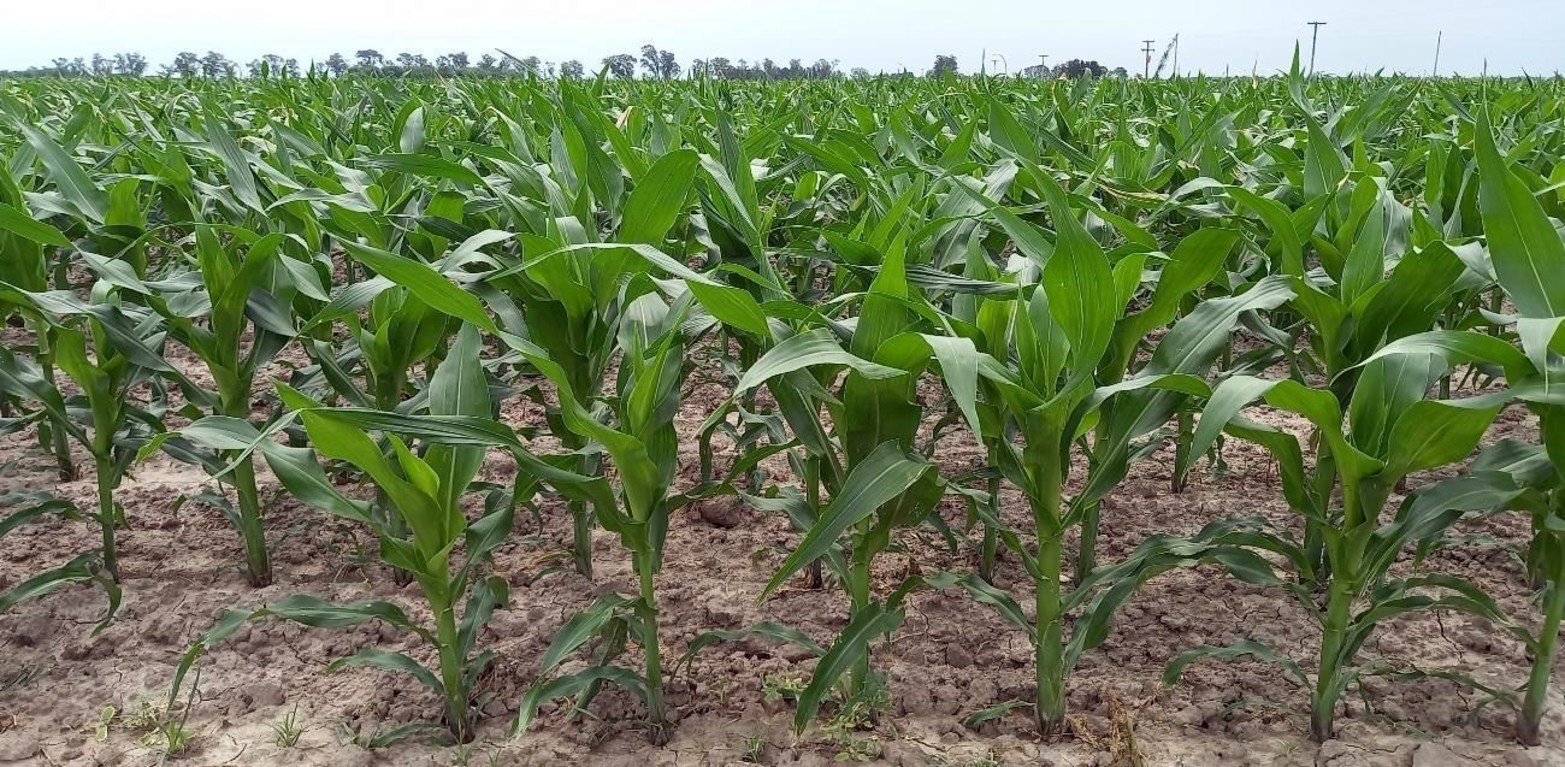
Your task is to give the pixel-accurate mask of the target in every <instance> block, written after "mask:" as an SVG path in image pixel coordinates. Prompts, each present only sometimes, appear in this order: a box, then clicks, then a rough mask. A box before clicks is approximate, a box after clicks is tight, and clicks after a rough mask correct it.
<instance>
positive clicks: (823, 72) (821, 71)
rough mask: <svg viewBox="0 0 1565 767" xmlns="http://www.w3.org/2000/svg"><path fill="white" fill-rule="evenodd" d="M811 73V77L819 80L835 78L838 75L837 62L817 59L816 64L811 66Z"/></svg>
mask: <svg viewBox="0 0 1565 767" xmlns="http://www.w3.org/2000/svg"><path fill="white" fill-rule="evenodd" d="M809 73H810V77H813V78H815V79H817V80H824V79H826V78H829V77H833V76H835V75H836V74H837V60H836V59H832V60H831V61H827V60H826V59H816V60H815V63H814V64H811V65H810V70H809Z"/></svg>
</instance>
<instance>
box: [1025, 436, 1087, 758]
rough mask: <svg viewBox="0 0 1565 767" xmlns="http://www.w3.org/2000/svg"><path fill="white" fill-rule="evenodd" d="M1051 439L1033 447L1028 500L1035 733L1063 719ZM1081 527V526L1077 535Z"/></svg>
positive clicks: (1057, 479) (1056, 492)
mask: <svg viewBox="0 0 1565 767" xmlns="http://www.w3.org/2000/svg"><path fill="white" fill-rule="evenodd" d="M1055 444H1058V442H1057V441H1056V440H1050V441H1047V442H1045V443H1044V445H1046V447H1045V448H1044V449H1043V450H1040V451H1039V452H1040V453H1041V455H1039V457H1038V467H1037V470H1036V471H1037V473H1036V476H1035V479H1036V481H1037V483H1038V497H1037V498H1035V499H1034V500H1033V524H1034V527H1035V529H1036V532H1037V536H1038V571H1039V576H1040V578H1039V580H1038V583H1037V588H1036V591H1035V595H1034V622H1035V626H1036V629H1037V639H1036V642H1037V644H1036V645H1034V647H1033V653H1034V657H1033V666H1034V672H1035V674H1036V682H1037V686H1038V690H1037V701H1036V705H1034V707H1033V714H1034V716H1035V718H1036V721H1037V724H1038V732H1039V733H1040V734H1043V735H1048V734H1053V733H1055V732H1058V731H1059V730H1060V728H1061V727H1062V726H1063V725H1064V723H1065V655H1064V643H1063V635H1064V631H1063V626H1062V625H1061V624H1062V621H1063V619H1064V616H1063V615H1062V614H1061V610H1060V569H1061V568H1060V564H1061V559H1062V552H1061V546H1060V537H1061V535H1060V534H1061V530H1060V485H1061V483H1062V478H1061V476H1060V456H1059V454H1058V452H1057V451H1056V450H1055V449H1054V447H1053V446H1054V445H1055ZM1086 530H1087V527H1086V526H1085V525H1084V526H1083V528H1082V532H1083V534H1085V533H1086Z"/></svg>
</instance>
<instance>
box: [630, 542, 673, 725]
mask: <svg viewBox="0 0 1565 767" xmlns="http://www.w3.org/2000/svg"><path fill="white" fill-rule="evenodd" d="M635 559H636V563H635V564H636V571H637V575H638V576H639V577H640V580H641V609H640V610H639V612H640V613H641V619H642V621H643V623H642V628H641V633H642V650H643V651H644V652H645V653H646V660H647V720H648V723H649V724H650V725H651V726H652V731H651V734H650V737H651V740H652V743H653V745H662V744H663V743H665V742H667V740H668V727H667V719H668V715H667V713H666V712H665V710H664V707H663V656H662V652H661V650H660V648H659V646H658V602H657V595H656V593H655V592H654V589H653V576H654V572H653V570H654V568H655V564H654V559H653V557H652V556H650V555H640V554H638V555H637V556H636V558H635Z"/></svg>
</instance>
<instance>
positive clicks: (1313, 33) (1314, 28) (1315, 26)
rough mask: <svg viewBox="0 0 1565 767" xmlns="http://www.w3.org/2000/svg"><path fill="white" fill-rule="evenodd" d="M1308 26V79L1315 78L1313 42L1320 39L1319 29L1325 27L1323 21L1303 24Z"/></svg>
mask: <svg viewBox="0 0 1565 767" xmlns="http://www.w3.org/2000/svg"><path fill="white" fill-rule="evenodd" d="M1305 23H1307V24H1309V25H1310V77H1314V76H1315V41H1316V39H1317V38H1319V37H1320V28H1321V27H1324V26H1326V22H1324V21H1310V22H1305Z"/></svg>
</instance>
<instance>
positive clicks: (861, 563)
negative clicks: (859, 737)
mask: <svg viewBox="0 0 1565 767" xmlns="http://www.w3.org/2000/svg"><path fill="white" fill-rule="evenodd" d="M858 538H859V542H858V545H856V546H854V548H853V563H852V565H851V568H850V572H849V573H848V598H849V599H850V600H851V602H852V612H851V614H850V615H849V620H850V621H851V620H852V618H853V616H855V615H858V614H859V613H860V612H861V611H862V610H864V609H866V608H868V607H869V560H870V551H869V545H868V542H867V540H866V539H867V538H868V535H865V534H860V535H859V536H858ZM851 673H852V676H851V677H850V678H849V682H850V684H851V685H852V687H851V689H850V690H849V696H848V697H849V698H850V699H856V698H859V697H861V696H862V695H863V694H864V691H865V690H866V689H867V688H868V687H869V651H868V649H866V650H865V652H864V653H863V654H861V655H860V656H859V659H858V660H857V661H856V662H854V664H853V670H852V672H851Z"/></svg>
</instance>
